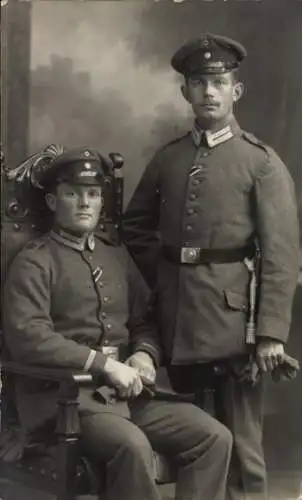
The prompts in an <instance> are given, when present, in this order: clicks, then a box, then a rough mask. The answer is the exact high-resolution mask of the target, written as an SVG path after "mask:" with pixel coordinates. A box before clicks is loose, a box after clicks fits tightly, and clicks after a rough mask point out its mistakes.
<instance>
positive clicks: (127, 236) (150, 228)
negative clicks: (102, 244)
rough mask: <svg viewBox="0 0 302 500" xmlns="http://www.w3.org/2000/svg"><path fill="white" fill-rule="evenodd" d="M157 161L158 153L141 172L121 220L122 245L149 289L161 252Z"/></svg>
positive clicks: (154, 280)
mask: <svg viewBox="0 0 302 500" xmlns="http://www.w3.org/2000/svg"><path fill="white" fill-rule="evenodd" d="M159 162H160V155H159V153H157V154H156V155H155V156H154V158H153V159H152V161H151V162H150V163H149V165H148V166H147V168H146V170H145V172H144V173H143V176H142V178H141V180H140V182H139V183H138V186H137V188H136V190H135V191H134V194H133V196H132V198H131V200H130V202H129V205H128V208H127V210H126V212H125V214H124V218H123V237H124V242H125V244H126V246H127V248H128V251H129V253H130V255H131V257H132V258H133V260H134V262H135V263H136V265H137V267H138V268H139V270H140V272H141V273H142V276H143V278H144V279H145V280H146V282H147V284H148V286H149V287H150V288H151V289H153V288H154V286H155V282H156V272H157V264H158V257H159V251H160V237H159V232H158V226H159V215H160V214H159V207H160V202H159V200H160V197H159V187H158V186H159V182H158V176H159Z"/></svg>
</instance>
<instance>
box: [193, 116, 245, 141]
mask: <svg viewBox="0 0 302 500" xmlns="http://www.w3.org/2000/svg"><path fill="white" fill-rule="evenodd" d="M239 132H240V127H239V125H238V123H237V121H236V120H235V118H234V117H232V118H231V119H230V120H229V121H228V123H227V124H225V123H224V124H219V125H217V126H216V127H214V128H213V129H212V130H203V129H201V128H200V126H199V125H198V123H197V120H195V122H194V125H193V128H192V131H191V135H192V139H193V142H194V144H195V146H196V147H199V146H200V145H201V142H202V139H203V138H204V139H205V141H206V144H207V146H208V147H209V148H214V147H215V146H218V145H219V144H222V143H223V142H226V141H229V140H230V139H232V138H233V137H234V136H235V135H238V133H239Z"/></svg>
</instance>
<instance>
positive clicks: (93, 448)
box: [81, 398, 232, 500]
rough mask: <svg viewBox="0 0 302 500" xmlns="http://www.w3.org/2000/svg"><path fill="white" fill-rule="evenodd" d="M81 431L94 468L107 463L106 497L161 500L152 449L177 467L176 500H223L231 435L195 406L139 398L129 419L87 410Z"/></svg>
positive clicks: (127, 499)
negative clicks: (156, 481) (88, 412)
mask: <svg viewBox="0 0 302 500" xmlns="http://www.w3.org/2000/svg"><path fill="white" fill-rule="evenodd" d="M81 430H82V446H83V447H84V450H85V451H86V454H87V455H88V457H89V458H90V460H92V462H93V465H94V469H95V470H96V467H99V470H100V474H101V471H102V470H103V468H104V465H105V468H106V488H105V489H106V495H105V498H106V500H120V499H122V498H123V499H125V500H160V494H159V491H158V488H157V486H156V483H155V479H154V476H155V474H154V462H153V451H152V448H153V450H154V451H156V452H158V453H159V454H163V455H165V456H166V457H167V459H168V460H171V461H173V463H174V464H175V465H176V468H177V484H176V497H175V498H176V500H225V488H226V480H227V473H228V467H229V461H230V457H231V449H232V436H231V433H230V432H229V431H228V430H227V429H226V427H225V426H223V425H222V424H221V423H219V422H218V421H217V420H216V419H214V418H213V417H211V416H210V415H208V414H207V413H205V412H204V411H203V410H201V409H200V408H198V407H197V406H195V405H193V404H190V403H179V402H164V401H156V400H143V399H140V398H138V399H137V400H136V401H135V402H134V403H132V404H131V421H130V420H129V419H127V418H124V417H123V416H120V415H117V414H114V413H103V412H100V413H94V414H90V415H89V414H87V415H85V416H82V418H81ZM102 498H104V497H102Z"/></svg>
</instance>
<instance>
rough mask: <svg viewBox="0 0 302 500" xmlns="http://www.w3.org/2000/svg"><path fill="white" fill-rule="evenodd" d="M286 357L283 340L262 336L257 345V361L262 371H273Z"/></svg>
mask: <svg viewBox="0 0 302 500" xmlns="http://www.w3.org/2000/svg"><path fill="white" fill-rule="evenodd" d="M283 358H284V346H283V344H282V342H279V341H277V340H271V339H266V338H262V339H261V340H260V342H259V344H258V346H257V352H256V361H257V364H258V366H259V368H260V370H261V371H262V372H267V371H268V372H272V371H273V370H274V368H276V367H277V366H278V365H279V364H281V363H282V361H283Z"/></svg>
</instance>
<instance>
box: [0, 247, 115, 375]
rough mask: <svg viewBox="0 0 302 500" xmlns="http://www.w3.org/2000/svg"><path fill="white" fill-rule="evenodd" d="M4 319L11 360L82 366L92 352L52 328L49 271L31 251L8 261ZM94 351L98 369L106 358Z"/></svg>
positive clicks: (72, 366) (82, 367)
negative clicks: (9, 265) (96, 355)
mask: <svg viewBox="0 0 302 500" xmlns="http://www.w3.org/2000/svg"><path fill="white" fill-rule="evenodd" d="M35 253H37V251H36V252H35ZM45 264H46V265H45ZM3 319H4V337H5V344H6V346H7V348H8V350H9V352H10V355H11V357H12V359H13V360H14V361H17V362H22V363H28V364H36V365H43V366H48V367H51V366H56V367H61V368H62V367H64V368H69V369H73V370H83V369H84V366H85V364H86V361H87V360H88V357H89V355H90V352H91V351H90V349H89V347H88V346H84V345H81V344H78V343H77V342H75V341H73V340H71V339H67V338H65V337H64V336H63V335H62V334H60V333H59V332H55V331H54V326H53V322H52V319H51V284H50V270H49V269H48V264H47V263H46V262H45V263H43V262H42V261H41V259H40V260H39V259H37V258H35V255H34V252H32V251H31V252H25V253H24V254H23V255H22V254H21V255H19V256H18V257H17V258H16V260H15V261H14V262H13V263H12V264H11V267H10V271H9V275H8V278H7V282H6V286H5V292H4V318H3ZM97 354H98V360H95V362H94V368H95V369H96V362H97V361H98V371H99V372H101V371H102V369H103V366H104V363H105V360H106V358H105V356H103V355H101V354H100V353H97Z"/></svg>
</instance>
